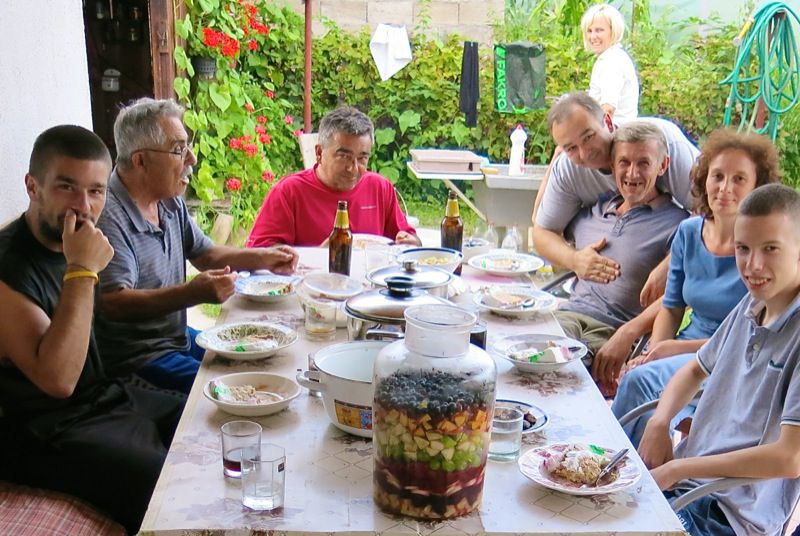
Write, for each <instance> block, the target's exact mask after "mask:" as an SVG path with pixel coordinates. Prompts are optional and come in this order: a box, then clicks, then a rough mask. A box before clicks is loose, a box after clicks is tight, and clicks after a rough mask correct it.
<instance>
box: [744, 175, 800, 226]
mask: <svg viewBox="0 0 800 536" xmlns="http://www.w3.org/2000/svg"><path fill="white" fill-rule="evenodd" d="M776 213H777V214H785V215H787V216H789V218H790V219H791V220H792V221H798V220H800V193H798V192H797V191H796V190H795V189H794V188H790V187H789V186H786V185H784V184H767V185H764V186H762V187H761V188H756V189H755V190H753V191H752V192H750V194H749V195H748V196H747V197H745V198H744V200H743V201H742V202H741V204H740V205H739V215H740V216H756V217H758V216H770V215H772V214H776Z"/></svg>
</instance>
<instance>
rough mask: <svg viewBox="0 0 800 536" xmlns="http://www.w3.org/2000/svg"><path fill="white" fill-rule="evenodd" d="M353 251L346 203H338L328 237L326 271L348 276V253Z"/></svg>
mask: <svg viewBox="0 0 800 536" xmlns="http://www.w3.org/2000/svg"><path fill="white" fill-rule="evenodd" d="M352 250H353V233H352V232H350V216H349V215H348V214H347V201H339V205H338V208H337V209H336V220H334V222H333V231H331V234H330V236H329V237H328V271H329V272H332V273H337V274H344V275H350V256H351V255H350V253H351V252H352Z"/></svg>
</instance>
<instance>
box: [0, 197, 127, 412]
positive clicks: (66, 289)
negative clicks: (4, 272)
mask: <svg viewBox="0 0 800 536" xmlns="http://www.w3.org/2000/svg"><path fill="white" fill-rule="evenodd" d="M75 221H76V217H75V213H74V212H72V211H68V212H67V215H66V217H65V220H64V234H63V246H64V256H65V258H66V260H67V271H90V272H99V271H100V270H102V269H103V268H105V267H106V265H107V264H108V262H109V261H110V260H111V257H112V256H113V255H114V250H113V249H112V247H111V245H110V244H109V243H108V240H106V238H105V236H103V233H102V232H100V231H99V230H98V229H96V228H95V227H94V225H93V224H92V222H91V221H84V222H83V224H82V225H81V227H80V229H78V230H77V231H76V230H75ZM94 285H95V280H94V279H93V278H90V277H78V278H74V279H70V280H69V281H65V282H64V283H63V287H62V290H61V295H60V297H59V301H58V306H57V307H56V310H55V313H54V314H53V318H49V317H48V316H47V314H46V313H45V312H44V311H43V310H42V309H41V308H40V307H39V306H37V305H36V304H34V303H33V302H32V301H31V300H29V299H28V298H27V297H26V296H24V295H23V294H21V293H19V292H16V291H15V290H13V289H12V288H11V287H9V286H8V285H6V284H4V283H0V303H2V304H3V306H2V307H0V356H2V357H6V358H8V359H10V360H11V362H12V363H14V365H15V366H16V367H17V368H19V369H20V371H22V373H23V374H25V376H26V377H27V378H28V379H30V380H31V381H32V382H33V383H34V384H35V385H36V386H37V387H38V388H39V389H41V390H42V391H44V392H45V393H47V394H48V395H50V396H53V397H56V398H66V397H68V396H70V395H71V394H72V392H73V391H74V390H75V386H76V385H77V383H78V379H79V378H80V375H81V372H82V371H83V367H84V364H85V363H86V354H87V351H88V349H89V335H90V333H91V329H92V315H93V312H94Z"/></svg>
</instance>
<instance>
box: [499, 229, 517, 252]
mask: <svg viewBox="0 0 800 536" xmlns="http://www.w3.org/2000/svg"><path fill="white" fill-rule="evenodd" d="M500 247H501V248H503V249H509V250H511V251H514V252H517V253H519V250H520V249H522V235H521V234H519V229H518V228H517V226H516V225H514V226H512V227H511V229H509V230H508V231H506V236H505V237H503V245H502V246H500Z"/></svg>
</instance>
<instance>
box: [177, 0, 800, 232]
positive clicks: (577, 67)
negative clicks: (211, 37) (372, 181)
mask: <svg viewBox="0 0 800 536" xmlns="http://www.w3.org/2000/svg"><path fill="white" fill-rule="evenodd" d="M184 1H185V3H186V5H187V7H188V11H189V14H188V15H187V17H186V19H184V20H182V21H179V22H178V33H179V35H181V36H183V37H185V38H186V39H187V48H186V50H184V49H179V50H178V51H176V63H177V65H178V67H179V69H182V70H183V76H182V77H181V78H179V79H178V80H177V81H176V89H177V90H178V95H179V96H180V98H181V100H183V101H184V102H186V104H187V106H188V107H189V109H190V112H191V113H190V114H189V116H188V120H187V124H188V125H189V126H190V127H191V128H193V130H195V131H196V133H197V136H199V137H200V138H201V144H200V145H199V147H198V149H199V154H198V156H199V158H200V164H199V168H198V173H197V174H196V176H195V178H194V179H193V182H192V187H193V188H194V192H195V195H196V196H197V197H198V198H199V199H200V200H201V202H202V207H203V210H202V211H201V213H202V216H201V221H202V223H203V224H204V225H205V226H206V227H208V226H209V225H210V221H211V219H212V218H213V215H214V213H215V212H216V211H218V210H221V208H220V207H219V206H217V205H215V204H214V200H215V199H219V198H222V197H223V196H225V195H226V194H227V195H228V197H229V199H230V208H224V207H223V208H222V209H224V210H231V211H232V212H233V215H234V217H235V219H236V224H237V225H239V226H241V227H244V228H249V225H250V224H251V223H252V220H253V217H254V216H255V213H256V212H257V210H258V207H259V206H260V204H261V202H262V200H263V198H264V196H265V195H266V193H267V191H268V190H269V187H270V186H271V184H272V181H273V179H272V177H273V176H275V177H280V176H282V175H285V174H287V173H289V172H292V171H295V170H298V169H300V167H301V165H302V163H301V158H300V151H299V149H298V148H297V144H296V140H295V139H294V135H295V131H296V129H297V128H299V127H300V126H301V125H300V123H301V120H300V119H299V118H300V117H301V116H302V77H303V57H302V30H303V21H302V17H300V16H299V15H297V14H296V13H295V12H294V11H293V10H292V9H291V8H281V7H278V6H277V5H276V4H273V3H271V2H257V3H250V2H249V1H248V0H184ZM589 4H590V2H588V1H587V0H538V1H533V0H512V1H511V2H510V4H509V8H508V9H507V11H506V17H505V20H503V21H496V23H495V24H494V27H495V37H496V41H498V42H500V41H514V40H520V39H527V40H530V41H533V42H540V43H543V44H544V45H545V47H546V55H547V95H548V98H549V99H552V98H553V97H555V96H557V95H559V94H562V93H564V92H567V91H570V90H575V89H583V88H586V87H588V83H589V75H590V73H591V67H592V64H593V61H594V58H593V56H592V55H591V54H589V53H588V52H586V51H585V50H584V49H583V46H582V38H581V35H580V31H579V29H578V24H579V20H580V16H581V15H582V13H583V12H584V10H585V9H586V7H587V6H588V5H589ZM617 4H624V5H623V6H622V7H624V8H625V10H626V11H627V12H628V13H629V17H630V19H629V29H630V31H629V32H627V33H626V42H625V44H626V46H627V47H628V49H629V51H630V53H631V55H632V57H633V58H634V59H635V61H636V64H637V67H638V70H639V77H640V82H641V91H642V97H641V102H640V115H643V116H647V115H658V116H664V117H667V118H670V119H672V120H674V121H675V122H676V123H678V124H679V125H681V127H682V128H683V129H684V130H685V131H686V132H687V134H688V135H689V136H691V137H692V138H693V139H694V140H696V141H698V142H702V140H703V139H704V137H705V136H707V135H708V133H709V132H711V131H712V130H713V129H714V128H716V127H718V126H720V124H721V121H722V116H723V109H724V106H725V99H726V96H727V88H723V87H720V86H719V84H718V82H719V81H720V80H722V79H723V78H725V76H726V75H727V74H728V72H729V71H730V69H731V68H732V66H733V62H734V54H735V49H734V48H733V47H732V46H731V40H732V38H733V37H734V36H735V35H736V34H737V33H738V30H739V27H740V26H741V20H738V21H735V22H734V23H729V24H723V23H721V22H719V21H714V20H712V21H708V20H706V21H702V22H703V25H702V27H703V28H704V30H703V34H702V35H701V34H700V33H697V31H696V30H690V29H692V28H695V29H696V28H697V27H698V26H699V23H700V22H701V21H697V20H691V19H689V20H686V21H682V22H680V23H670V22H667V21H666V20H663V19H659V20H653V19H652V18H651V16H650V8H649V3H648V2H647V0H635V1H633V2H617ZM427 5H428V2H422V16H421V17H420V19H421V22H420V24H419V25H418V26H417V28H415V29H414V30H413V37H412V49H413V55H414V60H413V61H412V62H411V63H410V64H409V65H408V66H406V67H405V68H404V69H403V70H401V71H400V72H399V73H398V74H397V75H395V76H394V77H393V78H391V79H389V80H387V81H385V82H381V81H380V79H379V77H378V73H377V70H376V68H375V66H374V63H373V60H372V58H371V56H370V52H369V47H368V43H369V39H370V34H369V32H368V30H366V29H365V30H364V31H362V32H360V33H355V34H353V33H347V32H345V31H343V30H341V29H339V28H337V27H336V26H335V25H334V24H332V23H327V27H328V32H327V33H326V34H325V35H324V36H323V37H318V38H315V41H314V48H313V80H314V82H313V89H312V96H313V108H312V110H313V122H314V124H315V125H316V124H318V122H319V120H320V118H321V117H322V116H323V115H324V114H325V113H327V112H328V111H330V110H332V109H334V108H335V107H336V106H338V105H342V104H349V105H353V106H356V107H358V108H360V109H361V110H362V111H364V112H365V113H367V114H368V115H369V116H370V117H371V118H372V120H373V121H374V122H375V126H376V136H375V147H374V150H373V156H372V158H371V161H370V167H371V168H372V169H374V170H376V171H378V172H379V173H381V174H383V175H384V176H386V177H388V178H389V179H390V180H392V182H394V183H395V185H396V186H397V188H398V190H399V191H400V192H401V194H402V195H403V197H404V198H405V200H406V202H407V203H408V204H409V211H410V212H411V213H413V214H415V215H417V216H418V217H420V219H421V222H422V223H423V224H424V225H435V224H437V223H438V220H439V218H440V217H441V213H442V211H443V206H444V199H445V197H446V195H445V188H444V186H443V185H442V184H440V183H439V182H438V181H421V180H416V179H414V178H413V177H411V176H410V175H409V172H408V170H407V169H406V164H405V162H406V161H407V160H408V159H409V150H410V149H411V148H418V147H435V148H467V149H470V150H473V151H476V152H478V153H481V154H485V155H487V156H488V157H489V158H490V159H491V160H492V161H507V160H508V150H509V146H510V144H509V141H508V135H509V132H510V131H511V129H512V128H513V127H514V126H515V125H516V124H518V123H519V124H522V125H524V126H525V127H526V129H527V130H528V142H527V146H526V159H527V160H528V161H529V162H532V163H546V162H547V161H548V159H549V157H550V155H551V154H552V151H553V149H554V147H553V144H552V141H551V140H550V137H549V135H548V132H547V128H546V124H545V121H544V118H545V110H538V111H534V112H530V113H527V114H522V115H503V114H498V113H496V112H494V110H493V105H492V98H493V74H494V73H493V58H492V56H491V49H490V47H489V46H486V45H482V46H481V48H480V51H481V56H480V62H481V100H480V102H479V105H478V126H477V127H475V128H468V127H467V126H466V125H465V124H464V118H463V114H461V113H460V112H459V110H458V93H459V76H460V70H461V55H462V46H463V45H462V43H463V38H461V37H459V36H455V35H451V36H448V37H446V38H444V39H442V38H439V37H438V36H436V35H435V34H434V33H433V32H431V31H430V30H429V22H430V21H429V19H428V17H427V16H426V15H425V10H426V9H427ZM253 10H255V15H253ZM743 14H744V11H743ZM253 16H255V17H256V20H258V21H262V23H263V24H266V25H267V26H268V27H269V29H270V31H269V33H268V35H263V34H258V35H257V36H256V37H257V38H258V41H257V43H256V45H257V46H256V48H255V49H254V50H250V48H249V47H250V45H249V39H251V38H252V37H253V35H254V33H253V31H252V28H249V27H248V24H249V23H250V22H251V21H252V20H253V19H252V17H253ZM205 28H214V29H217V30H219V31H225V32H226V33H227V34H228V35H230V36H232V37H233V38H235V39H237V40H239V41H240V42H241V43H242V46H241V47H240V48H239V50H238V51H237V53H236V55H235V56H231V55H230V54H228V55H225V54H222V53H221V51H220V50H218V49H217V48H213V47H209V46H208V45H207V44H206V43H205V42H204V39H203V36H204V34H203V32H204V29H205ZM678 34H680V35H686V36H687V37H686V38H684V39H682V40H678V41H677V42H671V40H672V41H674V36H675V35H678ZM228 53H230V50H228ZM194 55H210V56H212V57H215V58H216V60H217V66H218V70H217V74H216V77H215V79H214V80H211V81H200V80H197V78H196V77H194V76H193V72H192V68H191V64H190V62H189V60H188V57H190V56H194ZM267 93H271V94H272V96H267ZM220 95H222V98H220ZM226 95H227V98H226ZM224 104H227V106H221V105H224ZM248 105H250V107H252V108H253V110H254V111H248ZM259 115H264V116H265V117H266V118H267V122H266V128H267V132H268V133H269V135H270V136H271V140H270V143H267V144H265V143H260V144H258V146H257V154H256V155H255V156H252V157H249V156H248V155H246V154H243V151H242V150H241V149H234V148H231V146H230V140H231V139H232V138H237V139H240V137H241V136H247V135H248V134H249V135H251V136H252V135H253V134H254V133H255V132H254V129H255V128H256V127H257V126H258V125H259V123H258V122H257V118H258V116H259ZM294 118H298V119H296V120H295V119H294ZM289 119H293V121H289ZM798 133H800V110H798V109H795V110H793V111H792V112H790V113H789V114H788V115H787V116H786V117H785V119H784V126H783V128H782V130H781V136H780V138H779V140H778V145H779V148H780V149H781V154H782V164H783V169H784V173H785V175H786V179H787V182H788V183H790V184H793V185H795V186H796V185H797V184H798V177H799V176H800V173H798V171H799V170H800V147H798V142H799V141H800V140H798V136H800V134H798ZM256 137H257V136H256ZM196 146H198V145H197V144H196ZM265 173H268V175H267V178H268V179H269V180H267V178H264V176H265ZM232 177H235V178H237V179H239V180H240V181H241V183H242V184H241V187H240V188H239V189H236V190H231V189H230V188H228V187H226V183H227V181H228V180H229V179H230V178H232ZM234 184H235V183H234ZM462 210H463V211H464V215H465V217H466V218H467V219H468V222H471V221H472V220H473V219H474V217H473V216H471V215H469V213H467V210H468V209H467V208H466V207H462Z"/></svg>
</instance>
